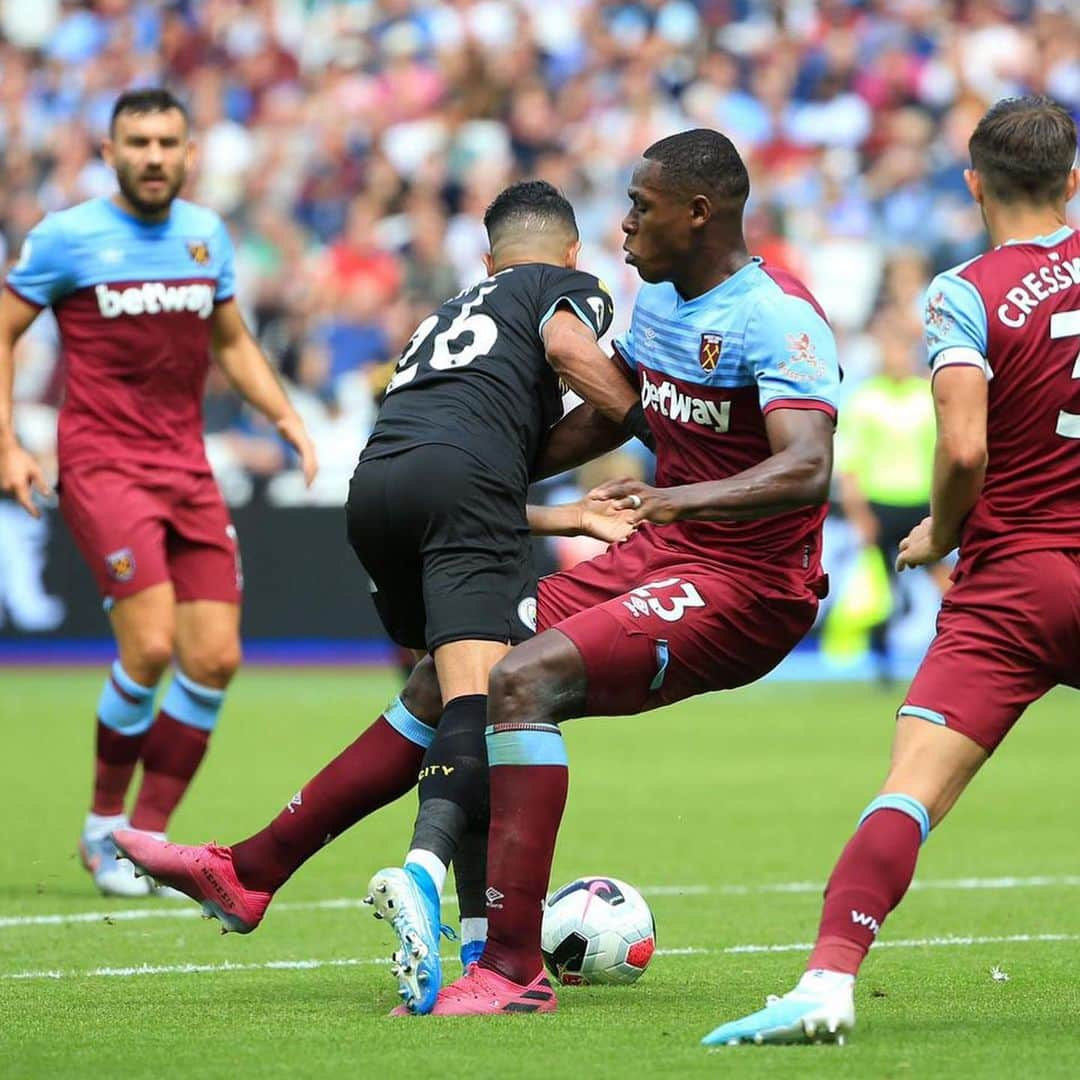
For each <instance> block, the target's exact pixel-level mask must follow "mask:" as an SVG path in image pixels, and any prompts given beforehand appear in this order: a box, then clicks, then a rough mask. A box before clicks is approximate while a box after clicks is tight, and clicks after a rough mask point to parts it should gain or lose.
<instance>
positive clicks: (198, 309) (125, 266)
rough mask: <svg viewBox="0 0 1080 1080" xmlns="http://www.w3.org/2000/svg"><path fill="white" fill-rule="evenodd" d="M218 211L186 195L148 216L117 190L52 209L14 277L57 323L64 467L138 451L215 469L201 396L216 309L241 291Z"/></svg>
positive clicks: (12, 285) (18, 289)
mask: <svg viewBox="0 0 1080 1080" xmlns="http://www.w3.org/2000/svg"><path fill="white" fill-rule="evenodd" d="M233 278H234V270H233V251H232V243H231V241H230V239H229V235H228V233H227V232H226V230H225V226H224V224H223V223H222V221H221V219H220V218H219V217H218V216H217V214H215V213H214V212H213V211H211V210H207V209H205V208H203V207H199V206H195V205H194V204H192V203H189V202H185V201H184V200H181V199H177V200H176V201H175V202H174V203H173V204H172V207H171V212H170V214H169V217H168V219H167V220H165V221H163V222H160V223H147V222H144V221H141V220H140V219H138V218H134V217H132V216H131V215H130V214H127V213H125V212H124V211H123V210H121V209H120V207H118V206H117V205H116V204H115V203H113V202H112V201H111V200H110V199H91V200H90V201H88V202H84V203H81V204H79V205H78V206H75V207H72V208H71V209H69V210H63V211H60V212H59V213H54V214H49V215H48V216H46V217H45V218H44V219H43V220H42V221H41V222H39V223H38V225H36V226H35V227H34V229H33V230H31V232H30V234H29V236H28V237H27V239H26V241H25V243H24V244H23V248H22V252H21V255H20V258H19V261H18V263H17V264H16V265H15V267H14V268H13V269H12V270H11V272H10V274H9V275H8V278H7V287H8V288H9V289H11V290H12V292H14V293H15V294H16V295H17V296H19V297H21V298H22V299H23V300H25V301H26V302H27V303H30V304H33V305H35V306H37V307H52V309H53V310H54V312H55V314H56V319H57V323H58V324H59V327H60V338H61V347H62V357H61V360H62V363H63V365H64V402H63V405H62V407H61V411H60V422H59V433H58V442H59V454H60V466H61V468H62V469H64V468H70V467H72V466H75V465H88V464H95V463H104V462H117V461H121V462H122V461H132V462H137V463H143V464H151V465H161V466H164V467H168V468H179V469H187V470H192V471H199V472H209V466H208V465H207V462H206V455H205V452H204V450H203V420H202V397H203V389H204V386H205V383H206V372H207V366H208V363H209V358H210V341H211V322H210V317H211V315H212V314H213V312H214V308H215V306H216V305H217V304H220V303H223V302H224V301H226V300H229V299H231V298H232V296H233V288H234V286H233Z"/></svg>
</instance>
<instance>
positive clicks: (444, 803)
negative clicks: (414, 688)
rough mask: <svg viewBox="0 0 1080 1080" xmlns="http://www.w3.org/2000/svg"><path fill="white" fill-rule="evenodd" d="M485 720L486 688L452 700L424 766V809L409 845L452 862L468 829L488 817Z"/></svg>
mask: <svg viewBox="0 0 1080 1080" xmlns="http://www.w3.org/2000/svg"><path fill="white" fill-rule="evenodd" d="M486 725H487V695H486V694H467V695H465V696H464V697H457V698H454V699H453V701H449V702H447V704H446V707H445V708H444V709H443V714H442V719H441V720H440V721H439V726H438V728H437V729H436V731H435V738H434V739H433V740H432V743H431V745H430V746H429V747H428V750H427V753H426V754H425V755H424V762H423V765H422V766H421V768H420V785H419V788H420V812H419V814H417V816H416V825H415V826H414V827H413V838H412V843H411V844H410V845H409V847H410V850H412V849H416V848H420V849H422V850H424V851H430V852H431V853H432V854H433V855H435V856H436V857H437V858H438V859H440V860H441V861H442V862H443V863H445V864H446V865H447V866H449V865H450V862H451V860H452V859H453V857H454V852H455V851H456V850H457V846H458V844H459V842H460V841H461V838H462V836H463V835H464V834H465V831H466V829H468V828H469V827H470V826H471V825H474V824H480V825H482V824H483V823H484V822H486V820H487V809H488V766H487V741H486V739H485V737H484V729H485V727H486Z"/></svg>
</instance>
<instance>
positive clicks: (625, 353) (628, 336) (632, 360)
mask: <svg viewBox="0 0 1080 1080" xmlns="http://www.w3.org/2000/svg"><path fill="white" fill-rule="evenodd" d="M615 350H616V352H618V354H619V355H620V356H621V357H622V358H623V359H624V360H625V361H626V363H627V365H628V366H629V368H630V370H631V371H637V358H636V357H635V356H634V324H633V321H631V323H630V325H629V326H628V327H627V328H626V333H625V334H620V335H619V336H618V337H617V338H616V339H615Z"/></svg>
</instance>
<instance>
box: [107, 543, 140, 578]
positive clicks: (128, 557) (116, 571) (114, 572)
mask: <svg viewBox="0 0 1080 1080" xmlns="http://www.w3.org/2000/svg"><path fill="white" fill-rule="evenodd" d="M105 565H106V566H107V567H108V568H109V576H110V577H111V578H112V579H113V581H130V580H131V579H132V578H133V577H134V576H135V553H134V552H133V551H132V550H131V548H129V547H125V548H120V549H119V550H118V551H110V552H109V554H108V555H106V556H105Z"/></svg>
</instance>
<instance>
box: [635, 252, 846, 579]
mask: <svg viewBox="0 0 1080 1080" xmlns="http://www.w3.org/2000/svg"><path fill="white" fill-rule="evenodd" d="M616 350H617V352H618V353H619V355H620V356H621V357H622V359H623V360H624V361H625V362H626V364H627V366H628V368H629V369H630V370H631V371H632V372H633V373H634V375H635V376H636V378H637V380H638V384H639V387H640V390H641V403H642V407H643V408H644V410H645V414H646V416H647V417H648V418H649V423H650V426H651V427H652V429H653V432H654V434H655V435H656V444H657V472H656V476H657V483H658V484H660V485H661V486H665V487H666V486H672V485H677V484H693V483H698V482H702V481H708V480H716V479H720V478H723V477H727V476H732V475H734V474H735V473H738V472H742V471H744V470H745V469H748V468H751V467H752V466H754V465H756V464H758V463H760V462H761V461H764V460H765V459H766V458H768V457H769V456H771V454H772V448H771V447H770V445H769V440H768V435H767V432H766V428H765V416H766V415H767V414H768V413H769V412H770V411H771V410H772V409H776V408H792V409H816V410H820V411H823V412H825V413H826V414H828V415H829V416H830V417H832V418H833V419H835V417H836V400H837V395H838V391H839V382H840V369H839V364H838V361H837V356H836V344H835V341H834V340H833V335H832V331H831V329H830V328H829V325H828V322H827V320H826V319H825V316H824V313H823V312H822V311H821V308H820V307H819V306H818V304H817V302H816V301H815V300H814V298H813V296H811V294H810V293H809V292H808V291H807V290H806V288H805V286H803V285H802V284H801V283H800V282H799V281H798V280H797V279H796V278H794V277H793V276H791V275H790V274H786V273H784V272H782V271H776V270H773V269H772V268H771V267H766V266H765V265H764V264H763V263H762V262H761V260H759V259H754V260H752V261H751V262H750V263H748V264H747V265H746V266H744V267H743V268H742V269H740V270H739V271H738V272H737V273H735V274H733V275H732V276H731V277H730V278H728V279H727V280H726V281H724V282H722V283H721V284H720V285H718V286H717V287H716V288H714V289H712V290H710V291H709V292H707V293H705V294H703V295H702V296H698V297H695V298H694V299H692V300H689V301H684V300H682V299H681V298H680V297H679V295H678V293H677V292H676V290H675V288H674V286H672V285H671V284H669V283H663V284H657V285H644V286H642V288H641V291H640V292H639V293H638V298H637V303H636V304H635V307H634V314H633V317H632V319H631V324H630V328H629V330H628V331H627V333H626V334H625V335H624V336H623V337H622V338H620V339H619V341H618V342H616ZM825 512H826V507H824V506H821V507H808V508H803V509H799V510H794V511H791V512H789V513H785V514H779V515H776V516H775V517H769V518H763V519H761V520H758V521H753V522H703V521H684V522H678V523H676V524H675V525H672V526H665V527H664V529H665V532H664V534H663V535H665V536H673V535H676V534H677V535H678V536H679V540H678V541H677V542H678V543H679V544H680V546H682V545H685V546H687V547H688V548H689V549H690V550H692V551H696V552H700V553H701V554H703V555H705V556H706V557H718V556H719V557H722V558H723V559H724V560H725V561H729V562H742V563H746V564H748V565H749V564H753V565H754V566H756V567H759V568H764V572H766V573H767V572H768V570H769V568H777V569H781V570H786V571H789V570H798V571H799V572H806V574H807V576H808V578H811V579H812V578H814V577H815V575H817V576H820V528H821V523H822V521H823V520H824V517H825Z"/></svg>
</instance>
